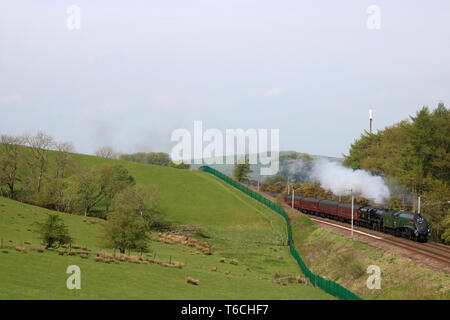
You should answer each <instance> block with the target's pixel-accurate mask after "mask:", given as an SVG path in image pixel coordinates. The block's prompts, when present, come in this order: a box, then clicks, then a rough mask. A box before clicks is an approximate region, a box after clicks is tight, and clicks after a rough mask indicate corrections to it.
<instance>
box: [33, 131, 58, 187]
mask: <svg viewBox="0 0 450 320" xmlns="http://www.w3.org/2000/svg"><path fill="white" fill-rule="evenodd" d="M26 143H27V145H28V146H29V147H30V148H31V154H32V163H31V165H32V166H33V167H37V168H38V169H39V176H38V182H37V192H39V191H40V190H41V183H42V176H43V174H44V171H45V169H46V166H47V162H48V152H47V151H46V150H50V149H52V148H53V147H54V146H55V142H54V141H53V138H52V137H51V136H49V135H47V134H46V133H44V132H42V131H39V132H38V133H37V134H36V135H34V136H26Z"/></svg>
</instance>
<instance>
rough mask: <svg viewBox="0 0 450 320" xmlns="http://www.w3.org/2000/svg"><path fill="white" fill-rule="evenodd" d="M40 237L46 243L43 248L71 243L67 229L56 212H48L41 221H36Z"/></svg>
mask: <svg viewBox="0 0 450 320" xmlns="http://www.w3.org/2000/svg"><path fill="white" fill-rule="evenodd" d="M37 225H38V227H39V229H38V232H39V234H40V238H41V239H42V241H44V243H46V246H45V249H48V248H59V247H60V246H61V245H64V244H66V243H71V242H72V241H73V239H72V238H71V237H70V236H69V230H68V228H67V227H66V225H65V224H64V223H63V220H62V218H61V217H60V216H58V215H57V214H49V215H48V217H47V220H45V221H44V222H43V223H37Z"/></svg>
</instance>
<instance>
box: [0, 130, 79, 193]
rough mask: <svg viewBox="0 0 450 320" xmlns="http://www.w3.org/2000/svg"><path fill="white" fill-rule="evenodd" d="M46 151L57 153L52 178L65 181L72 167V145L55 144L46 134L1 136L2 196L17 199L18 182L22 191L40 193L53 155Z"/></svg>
mask: <svg viewBox="0 0 450 320" xmlns="http://www.w3.org/2000/svg"><path fill="white" fill-rule="evenodd" d="M26 147H27V148H26ZM47 150H55V151H57V152H56V153H53V155H54V164H55V165H54V170H53V172H52V175H53V176H52V178H64V177H65V175H66V174H67V171H68V167H69V166H70V165H71V164H72V159H71V156H70V154H71V153H72V152H74V147H73V144H72V143H70V142H56V141H55V140H54V139H53V138H52V137H51V136H49V135H47V134H45V133H43V132H39V133H37V134H36V135H20V136H10V135H1V136H0V194H1V195H3V196H6V197H8V198H11V199H16V198H17V191H18V188H17V184H18V183H20V184H21V188H22V191H23V190H25V189H28V191H33V192H36V193H39V192H40V191H41V188H42V183H43V179H44V175H45V174H46V173H47V171H48V164H49V156H50V155H51V153H50V152H48V151H47Z"/></svg>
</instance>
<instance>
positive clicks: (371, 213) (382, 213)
mask: <svg viewBox="0 0 450 320" xmlns="http://www.w3.org/2000/svg"><path fill="white" fill-rule="evenodd" d="M270 194H271V195H272V196H279V195H280V194H276V193H270ZM281 196H282V197H283V200H284V202H286V203H287V204H288V205H289V206H292V196H291V195H286V194H281ZM294 208H295V209H297V210H300V211H301V212H303V213H307V214H312V215H316V216H320V217H325V218H330V219H333V220H337V221H342V222H347V223H350V222H351V219H352V205H351V204H350V203H343V202H337V201H331V200H321V199H315V198H305V197H299V196H295V197H294ZM353 223H354V224H355V225H357V226H361V227H365V228H370V229H372V230H377V231H381V232H386V233H391V234H394V235H395V236H397V237H404V238H407V239H410V240H413V241H419V242H426V241H427V239H428V237H429V236H430V229H429V225H428V222H427V220H426V219H425V218H424V217H423V216H422V215H420V214H417V213H413V212H409V211H394V210H388V209H383V208H374V207H371V206H368V205H358V204H355V205H354V206H353Z"/></svg>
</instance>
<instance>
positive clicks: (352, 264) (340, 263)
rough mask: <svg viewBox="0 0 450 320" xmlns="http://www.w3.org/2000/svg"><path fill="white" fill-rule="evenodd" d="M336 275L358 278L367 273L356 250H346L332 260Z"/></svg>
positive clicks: (352, 278)
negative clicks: (356, 254) (357, 256)
mask: <svg viewBox="0 0 450 320" xmlns="http://www.w3.org/2000/svg"><path fill="white" fill-rule="evenodd" d="M332 263H333V265H334V266H335V270H336V276H337V277H338V278H342V279H350V280H356V279H358V278H360V277H361V276H363V275H364V274H365V272H366V271H365V269H364V267H363V265H362V264H361V262H359V261H358V259H357V258H356V256H355V253H354V251H345V252H343V253H341V254H339V255H337V256H336V257H334V259H333V260H332Z"/></svg>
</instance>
